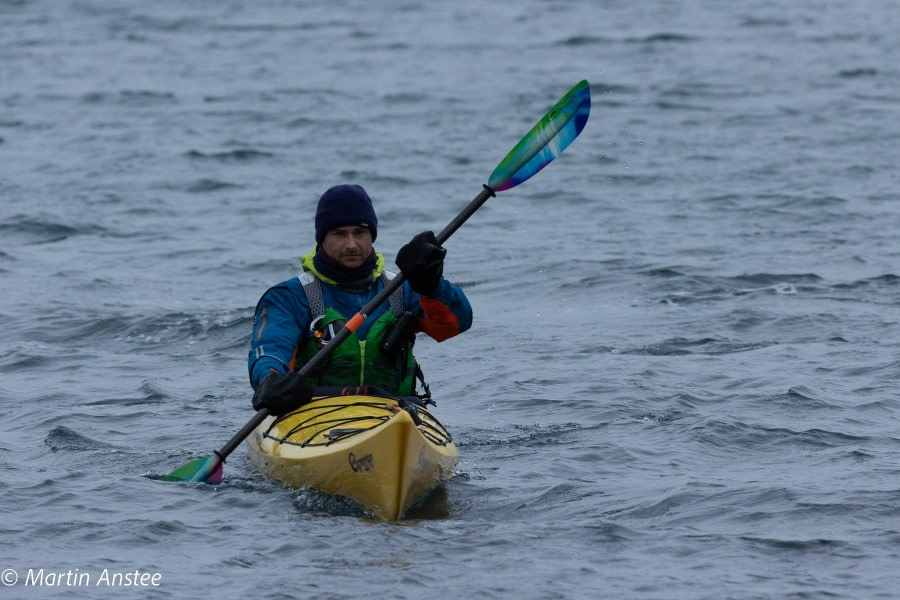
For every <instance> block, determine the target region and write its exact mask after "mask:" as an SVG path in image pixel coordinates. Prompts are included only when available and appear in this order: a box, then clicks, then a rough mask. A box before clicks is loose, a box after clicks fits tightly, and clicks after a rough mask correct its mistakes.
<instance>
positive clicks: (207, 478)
mask: <svg viewBox="0 0 900 600" xmlns="http://www.w3.org/2000/svg"><path fill="white" fill-rule="evenodd" d="M162 480H163V481H194V482H204V483H209V484H212V485H218V484H220V483H222V460H221V459H219V457H218V456H216V455H215V454H213V455H212V456H202V457H200V458H197V459H194V460H192V461H191V462H189V463H187V464H186V465H183V466H181V467H178V468H177V469H175V470H174V471H172V472H171V473H169V474H168V475H166V476H165V477H163V478H162Z"/></svg>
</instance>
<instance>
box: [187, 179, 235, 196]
mask: <svg viewBox="0 0 900 600" xmlns="http://www.w3.org/2000/svg"><path fill="white" fill-rule="evenodd" d="M239 187H241V186H239V185H238V184H236V183H229V182H227V181H219V180H217V179H199V180H197V181H195V182H194V183H192V184H191V185H189V186H188V187H187V188H185V191H188V192H190V193H192V194H203V193H206V192H217V191H219V190H224V189H228V188H239Z"/></svg>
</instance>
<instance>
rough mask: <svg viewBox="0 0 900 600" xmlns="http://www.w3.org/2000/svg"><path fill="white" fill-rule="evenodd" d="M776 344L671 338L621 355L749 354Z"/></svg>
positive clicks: (626, 351) (625, 351)
mask: <svg viewBox="0 0 900 600" xmlns="http://www.w3.org/2000/svg"><path fill="white" fill-rule="evenodd" d="M773 344H774V342H742V341H736V340H722V339H717V338H699V339H695V340H692V339H688V338H681V337H676V338H670V339H667V340H664V341H662V342H659V343H656V344H649V345H647V346H641V347H639V348H633V349H631V350H624V351H622V352H621V354H635V355H645V356H679V355H687V354H703V355H718V354H734V353H736V352H748V351H750V350H757V349H759V348H765V347H767V346H771V345H773Z"/></svg>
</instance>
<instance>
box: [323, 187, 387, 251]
mask: <svg viewBox="0 0 900 600" xmlns="http://www.w3.org/2000/svg"><path fill="white" fill-rule="evenodd" d="M347 225H356V226H359V227H365V228H366V229H368V230H369V231H371V232H372V241H374V240H375V238H376V237H377V236H378V217H376V216H375V209H374V208H372V200H371V199H370V198H369V195H368V194H367V193H366V190H364V189H363V188H362V187H361V186H358V185H336V186H334V187H332V188H329V189H328V190H326V191H325V193H324V194H322V197H321V198H319V205H318V207H317V208H316V243H317V244H321V243H322V240H324V239H325V234H327V233H328V232H329V231H331V230H332V229H336V228H338V227H344V226H347Z"/></svg>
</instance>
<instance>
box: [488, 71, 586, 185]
mask: <svg viewBox="0 0 900 600" xmlns="http://www.w3.org/2000/svg"><path fill="white" fill-rule="evenodd" d="M590 112H591V88H590V85H588V82H587V81H585V80H582V81H580V82H579V83H578V84H576V85H575V87H573V88H572V89H571V90H569V93H567V94H566V95H565V96H563V97H562V99H561V100H560V101H559V102H557V103H556V104H555V105H554V106H553V108H551V109H550V110H549V111H548V112H547V114H546V115H544V117H543V118H542V119H541V120H540V121H538V122H537V124H536V125H535V126H534V127H532V128H531V131H529V132H528V133H527V134H526V135H525V137H524V138H522V140H521V141H520V142H519V143H518V144H516V147H515V148H513V149H512V150H510V152H509V154H507V155H506V158H504V159H503V160H502V161H500V164H499V165H497V168H496V169H494V172H493V173H491V176H490V178H489V179H488V187H490V188H491V189H492V190H494V191H495V192H502V191H503V190H508V189H510V188H514V187H516V186H517V185H519V184H520V183H522V182H524V181H527V180H528V179H529V178H530V177H532V176H533V175H534V174H535V173H537V172H538V171H540V170H541V169H543V168H544V167H546V166H547V165H548V164H550V162H551V161H552V160H553V159H554V158H556V157H557V156H559V155H560V154H561V153H562V151H563V150H565V149H566V148H568V147H569V144H571V143H572V142H573V141H574V140H575V138H576V137H578V134H579V133H581V130H582V129H584V126H585V125H586V124H587V121H588V116H589V115H590Z"/></svg>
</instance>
